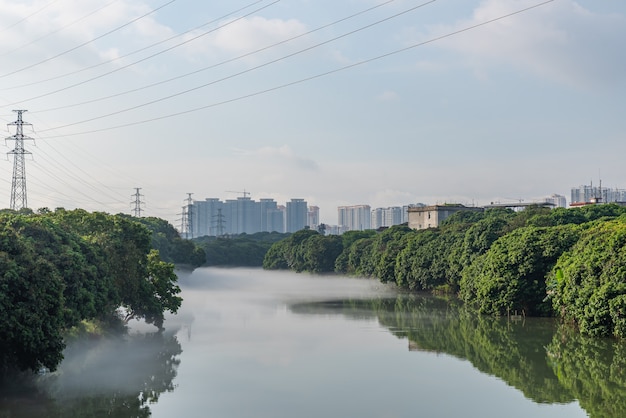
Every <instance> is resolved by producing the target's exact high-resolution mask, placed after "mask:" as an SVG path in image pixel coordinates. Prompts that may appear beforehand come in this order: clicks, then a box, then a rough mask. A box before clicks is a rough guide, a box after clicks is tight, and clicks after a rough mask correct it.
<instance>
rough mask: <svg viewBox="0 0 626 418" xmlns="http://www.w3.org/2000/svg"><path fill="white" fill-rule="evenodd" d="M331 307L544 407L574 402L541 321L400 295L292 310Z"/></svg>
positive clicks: (551, 326) (550, 330) (550, 327)
mask: <svg viewBox="0 0 626 418" xmlns="http://www.w3.org/2000/svg"><path fill="white" fill-rule="evenodd" d="M331 309H334V312H336V313H341V314H342V315H345V316H347V317H354V318H364V317H367V316H368V315H369V317H370V318H371V317H372V316H375V317H377V318H378V321H379V322H380V324H381V325H383V326H384V327H386V328H388V329H389V330H390V332H391V333H393V334H394V335H395V336H397V337H399V338H407V339H408V346H409V349H410V350H416V351H432V352H436V353H445V354H448V355H452V356H455V357H457V358H460V359H466V360H469V361H470V362H471V363H472V364H473V366H474V367H476V368H477V369H478V370H480V371H481V372H483V373H486V374H489V375H493V376H496V377H498V378H500V379H502V380H503V381H504V382H506V383H507V384H509V385H511V386H513V387H515V388H517V389H518V390H520V391H521V392H522V393H523V394H524V395H525V396H526V397H527V398H529V399H532V400H533V401H535V402H542V403H566V402H572V401H574V397H573V396H572V394H571V392H570V391H569V390H567V389H566V388H564V387H563V386H562V385H561V384H560V383H559V381H558V379H557V378H556V376H555V375H554V373H553V371H552V369H551V367H550V365H549V363H548V359H547V356H546V351H545V348H544V347H545V346H546V345H548V344H549V343H550V341H551V340H552V337H553V336H554V333H555V330H556V325H555V322H554V321H553V320H550V319H545V318H528V319H526V320H525V321H507V319H506V318H504V319H496V318H493V317H484V316H480V315H478V314H476V313H474V312H468V311H467V310H466V309H465V308H464V307H463V305H462V304H460V303H459V301H458V300H456V299H451V300H449V301H448V300H445V299H441V298H437V297H432V296H427V295H401V296H398V297H397V298H392V299H376V300H349V301H334V302H332V303H331V302H324V303H322V304H307V305H306V306H302V305H299V306H296V307H292V310H293V311H294V312H297V313H309V314H310V313H323V312H324V311H326V313H327V314H328V312H329V311H330V310H331Z"/></svg>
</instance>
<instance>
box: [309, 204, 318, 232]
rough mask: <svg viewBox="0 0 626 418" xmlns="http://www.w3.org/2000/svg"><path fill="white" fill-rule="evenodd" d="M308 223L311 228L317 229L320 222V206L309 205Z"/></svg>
mask: <svg viewBox="0 0 626 418" xmlns="http://www.w3.org/2000/svg"><path fill="white" fill-rule="evenodd" d="M306 224H307V225H308V226H309V228H311V229H317V227H318V226H319V224H320V208H319V206H309V210H308V212H307V222H306Z"/></svg>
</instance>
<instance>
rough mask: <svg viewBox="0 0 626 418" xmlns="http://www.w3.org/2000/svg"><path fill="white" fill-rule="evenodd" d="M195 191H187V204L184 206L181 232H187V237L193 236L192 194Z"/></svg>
mask: <svg viewBox="0 0 626 418" xmlns="http://www.w3.org/2000/svg"><path fill="white" fill-rule="evenodd" d="M192 194H193V193H187V196H188V197H187V199H185V202H187V205H185V206H183V220H182V225H181V233H183V234H185V238H187V239H190V238H193V228H192V227H193V199H192V198H191V195H192Z"/></svg>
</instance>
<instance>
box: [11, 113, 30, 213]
mask: <svg viewBox="0 0 626 418" xmlns="http://www.w3.org/2000/svg"><path fill="white" fill-rule="evenodd" d="M14 112H17V121H15V122H12V123H9V124H8V126H15V127H16V132H15V135H13V136H10V137H8V138H6V139H7V140H8V141H15V148H13V150H12V151H9V152H7V154H12V155H13V181H12V182H11V209H13V210H20V209H23V208H27V207H28V200H27V198H26V164H25V162H24V155H25V154H31V153H30V152H29V151H26V150H25V149H24V140H25V139H30V140H32V139H33V138H29V137H27V136H24V130H23V127H24V125H30V123H26V122H24V121H23V120H22V113H24V112H26V110H14Z"/></svg>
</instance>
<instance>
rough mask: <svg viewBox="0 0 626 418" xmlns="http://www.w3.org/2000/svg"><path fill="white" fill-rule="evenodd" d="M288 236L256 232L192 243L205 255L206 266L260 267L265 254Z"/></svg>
mask: <svg viewBox="0 0 626 418" xmlns="http://www.w3.org/2000/svg"><path fill="white" fill-rule="evenodd" d="M287 236H289V234H281V233H278V232H258V233H256V234H250V235H249V234H241V235H235V236H231V237H201V238H196V239H194V240H193V242H194V243H195V244H196V245H197V246H198V247H199V248H201V249H202V250H203V251H204V252H205V254H206V263H205V265H207V266H246V267H255V266H258V267H260V266H262V265H263V259H264V257H265V254H266V253H267V252H268V251H269V250H270V248H271V247H272V245H273V244H274V243H275V242H278V241H280V240H281V239H284V238H286V237H287Z"/></svg>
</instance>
